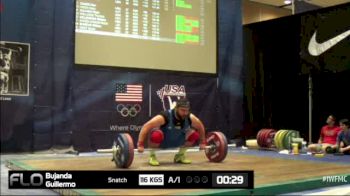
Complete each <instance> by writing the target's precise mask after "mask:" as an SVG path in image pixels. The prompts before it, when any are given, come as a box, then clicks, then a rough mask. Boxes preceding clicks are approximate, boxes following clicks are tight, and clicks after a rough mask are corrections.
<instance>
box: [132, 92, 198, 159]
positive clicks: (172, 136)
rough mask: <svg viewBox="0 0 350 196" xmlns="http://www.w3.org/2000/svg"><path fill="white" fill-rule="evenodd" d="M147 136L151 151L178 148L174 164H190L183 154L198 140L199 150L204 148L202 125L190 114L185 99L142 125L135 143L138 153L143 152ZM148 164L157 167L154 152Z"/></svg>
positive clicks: (188, 104) (187, 102)
mask: <svg viewBox="0 0 350 196" xmlns="http://www.w3.org/2000/svg"><path fill="white" fill-rule="evenodd" d="M196 130H198V132H197V131H196ZM149 133H150V136H149ZM148 136H149V147H150V148H152V149H154V148H174V147H180V149H179V152H178V153H177V154H176V155H175V157H174V162H175V163H183V164H189V163H191V160H189V159H187V158H186V156H185V153H186V150H187V148H188V147H190V146H193V145H194V144H195V143H196V142H197V141H198V139H200V145H199V147H200V149H201V150H204V148H205V130H204V125H203V123H202V122H201V121H200V120H199V119H198V118H197V117H196V116H195V115H194V114H192V113H190V102H189V101H188V100H187V99H186V98H182V99H179V100H178V101H177V102H176V106H175V108H174V109H171V110H168V111H164V112H161V113H160V114H158V115H156V116H155V117H153V118H152V119H151V120H149V121H148V122H146V123H145V124H144V125H143V127H142V129H141V131H140V135H139V140H138V143H137V146H138V151H139V152H143V151H144V141H145V139H146V138H148ZM149 164H150V165H151V166H158V165H159V162H158V160H157V158H156V154H155V152H154V150H151V153H150V159H149Z"/></svg>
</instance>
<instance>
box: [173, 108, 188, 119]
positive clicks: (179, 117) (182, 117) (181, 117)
mask: <svg viewBox="0 0 350 196" xmlns="http://www.w3.org/2000/svg"><path fill="white" fill-rule="evenodd" d="M175 115H176V117H177V119H179V120H185V118H186V116H181V115H180V114H179V113H178V112H177V110H176V111H175Z"/></svg>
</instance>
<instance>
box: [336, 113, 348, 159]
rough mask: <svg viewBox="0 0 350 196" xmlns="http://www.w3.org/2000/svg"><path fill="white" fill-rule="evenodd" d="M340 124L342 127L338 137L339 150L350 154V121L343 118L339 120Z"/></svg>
mask: <svg viewBox="0 0 350 196" xmlns="http://www.w3.org/2000/svg"><path fill="white" fill-rule="evenodd" d="M339 124H340V128H341V129H342V131H341V132H340V133H339V135H338V139H337V146H338V148H339V152H340V153H344V154H348V155H350V121H349V120H348V119H342V120H340V121H339Z"/></svg>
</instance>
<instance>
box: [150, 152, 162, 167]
mask: <svg viewBox="0 0 350 196" xmlns="http://www.w3.org/2000/svg"><path fill="white" fill-rule="evenodd" d="M148 163H149V164H150V165H151V166H158V165H160V164H159V162H158V160H157V157H156V155H155V154H151V155H150V156H149V162H148Z"/></svg>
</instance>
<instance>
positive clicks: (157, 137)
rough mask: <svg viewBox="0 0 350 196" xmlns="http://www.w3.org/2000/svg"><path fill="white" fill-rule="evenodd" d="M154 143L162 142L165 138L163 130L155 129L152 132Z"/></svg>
mask: <svg viewBox="0 0 350 196" xmlns="http://www.w3.org/2000/svg"><path fill="white" fill-rule="evenodd" d="M150 140H151V142H152V143H156V144H160V143H162V141H163V140H164V134H163V132H162V131H161V130H154V131H152V133H151V138H150Z"/></svg>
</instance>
